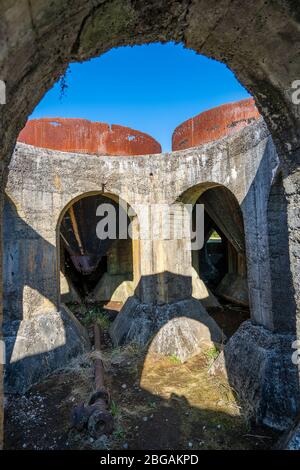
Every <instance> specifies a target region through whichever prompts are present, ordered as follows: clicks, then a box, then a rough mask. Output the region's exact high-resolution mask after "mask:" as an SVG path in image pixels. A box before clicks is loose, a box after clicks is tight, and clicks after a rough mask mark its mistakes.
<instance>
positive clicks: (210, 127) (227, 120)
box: [172, 98, 260, 150]
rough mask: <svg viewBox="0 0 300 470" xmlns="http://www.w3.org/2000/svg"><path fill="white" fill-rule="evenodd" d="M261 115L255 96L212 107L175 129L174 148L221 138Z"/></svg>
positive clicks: (180, 148) (184, 147)
mask: <svg viewBox="0 0 300 470" xmlns="http://www.w3.org/2000/svg"><path fill="white" fill-rule="evenodd" d="M259 117H260V114H259V112H258V109H257V108H256V106H255V102H254V99H253V98H250V99H246V100H242V101H237V102H236V103H229V104H224V105H222V106H218V107H217V108H213V109H210V110H209V111H205V112H203V113H200V114H198V115H197V116H195V117H193V118H191V119H188V120H187V121H185V122H183V123H182V124H181V125H180V126H178V127H177V128H176V129H175V131H174V133H173V136H172V150H184V149H187V148H190V147H196V146H198V145H202V144H205V143H207V142H212V141H215V140H218V139H221V138H222V137H225V136H227V135H231V134H234V133H235V132H238V131H240V130H241V129H243V128H244V127H246V126H248V125H249V124H251V123H253V122H254V121H256V120H257V119H259Z"/></svg>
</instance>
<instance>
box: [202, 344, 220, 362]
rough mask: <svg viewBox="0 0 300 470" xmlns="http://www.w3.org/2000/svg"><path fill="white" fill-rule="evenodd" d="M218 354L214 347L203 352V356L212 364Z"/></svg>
mask: <svg viewBox="0 0 300 470" xmlns="http://www.w3.org/2000/svg"><path fill="white" fill-rule="evenodd" d="M219 354H220V352H219V351H218V349H217V348H216V347H215V346H213V347H212V348H210V349H208V350H207V351H205V356H206V357H207V359H208V360H209V362H213V361H214V360H215V359H217V357H218V355H219Z"/></svg>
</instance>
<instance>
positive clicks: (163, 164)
mask: <svg viewBox="0 0 300 470" xmlns="http://www.w3.org/2000/svg"><path fill="white" fill-rule="evenodd" d="M277 166H278V161H277V156H276V152H275V148H274V145H273V143H272V139H271V137H270V135H269V132H268V130H267V128H266V126H265V124H264V123H263V122H262V121H260V122H258V123H256V124H254V125H252V126H249V127H247V128H245V129H243V130H242V131H240V132H239V133H237V134H235V135H233V136H229V137H226V138H224V139H221V140H220V141H217V142H214V143H210V144H206V145H203V146H201V147H199V148H194V149H189V150H184V151H180V152H173V153H171V154H156V155H147V156H139V157H124V156H122V157H106V156H102V157H99V156H97V157H96V156H92V155H83V154H71V153H63V152H57V151H53V150H46V149H39V148H35V147H32V146H28V145H25V144H18V145H17V147H16V149H15V152H14V155H13V158H12V161H11V164H10V169H9V176H8V182H7V187H6V194H7V197H8V198H9V200H10V203H9V205H7V207H6V209H5V227H6V229H5V233H4V246H5V268H4V269H5V283H4V288H5V304H4V309H5V318H6V319H9V318H10V319H13V318H14V319H18V318H19V319H20V318H23V319H29V318H31V317H32V316H33V315H38V314H39V313H41V312H49V313H50V312H51V311H55V310H57V309H59V275H58V271H59V270H58V262H59V260H58V250H57V249H56V244H57V224H58V221H59V219H60V217H61V215H62V213H63V210H64V209H65V208H66V207H67V206H68V204H70V202H71V201H73V200H74V199H75V198H78V197H80V196H81V195H83V194H87V193H92V192H99V191H100V192H104V193H107V194H114V195H116V196H118V197H120V198H121V199H123V200H124V201H126V202H127V203H128V204H129V205H130V206H131V207H132V208H133V209H134V211H135V212H136V214H137V220H138V221H142V219H143V217H145V213H144V212H140V211H141V209H140V207H139V205H140V204H146V205H150V204H163V203H166V204H168V205H171V204H172V203H174V202H175V201H179V200H180V199H182V197H183V195H184V194H189V192H190V193H191V195H192V197H191V199H190V200H192V199H193V197H194V198H198V197H199V195H200V194H201V192H203V190H204V189H205V188H207V187H208V186H212V185H215V184H220V185H224V186H226V187H227V188H228V189H229V190H230V191H232V193H233V194H234V195H235V197H236V199H237V201H238V202H239V204H240V206H241V209H242V212H243V215H244V224H245V237H246V250H247V257H248V279H249V292H250V304H251V315H252V318H253V320H254V321H255V322H257V323H259V324H262V325H264V326H266V327H268V328H270V329H272V328H273V317H272V311H271V310H272V308H271V298H272V295H271V281H270V266H269V256H268V230H267V202H268V197H269V191H270V187H271V183H272V180H273V178H274V176H275V173H276V168H277ZM83 169H84V171H83ZM159 210H160V209H159V208H158V209H157V211H159ZM152 217H153V215H152ZM151 225H152V226H153V225H154V221H153V220H152V221H151ZM12 227H13V231H12V230H11V228H12ZM189 247H190V238H189V236H187V237H186V238H184V239H182V240H141V241H139V248H138V251H139V256H138V258H139V261H138V265H139V276H140V277H142V279H150V278H151V275H153V274H155V275H156V274H161V276H162V279H161V280H159V277H157V278H156V281H155V285H153V282H152V281H151V282H150V281H143V282H142V283H141V285H140V296H141V298H142V299H143V301H145V302H151V301H153V300H154V299H156V300H157V301H158V302H162V303H165V302H171V301H174V300H179V299H182V298H187V297H188V296H190V295H191V285H188V283H187V282H185V281H178V279H181V277H180V276H182V279H184V278H186V276H190V277H192V272H191V252H190V250H189ZM134 264H136V263H134ZM164 273H169V274H168V276H171V280H170V279H169V280H168V282H166V280H165V279H163V277H164V276H165V274H164ZM170 273H171V274H170ZM175 278H176V279H177V281H176V282H177V283H178V282H179V284H180V285H177V284H176V282H175V280H174V279H175ZM172 279H173V281H174V282H172ZM145 283H146V284H145ZM157 283H158V285H157ZM174 283H175V284H174ZM166 286H168V288H167V291H166Z"/></svg>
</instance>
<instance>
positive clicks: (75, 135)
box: [18, 118, 161, 155]
mask: <svg viewBox="0 0 300 470" xmlns="http://www.w3.org/2000/svg"><path fill="white" fill-rule="evenodd" d="M18 141H19V142H23V143H25V144H29V145H34V146H35V147H43V148H49V149H53V150H60V151H63V152H74V153H86V154H93V155H146V154H149V153H150V154H151V153H161V145H160V144H159V143H158V142H157V141H156V140H155V139H154V138H153V137H151V136H149V135H148V134H145V133H144V132H140V131H137V130H134V129H130V128H129V127H125V126H119V125H117V124H112V125H111V126H110V125H109V124H106V123H103V122H92V121H88V120H87V119H67V118H42V119H32V120H29V121H28V122H27V124H26V126H25V127H24V129H23V130H22V131H21V133H20V135H19V137H18Z"/></svg>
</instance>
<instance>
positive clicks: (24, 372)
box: [3, 198, 89, 393]
mask: <svg viewBox="0 0 300 470" xmlns="http://www.w3.org/2000/svg"><path fill="white" fill-rule="evenodd" d="M3 240H4V262H3V274H4V323H3V336H4V340H5V344H6V366H5V391H6V393H10V392H20V393H22V392H23V391H24V390H26V389H27V388H28V387H29V386H30V385H31V384H32V383H35V382H37V381H38V380H40V378H42V377H45V376H46V375H47V374H49V373H50V372H51V371H53V370H54V369H55V368H58V367H60V366H61V365H63V364H65V363H66V362H68V360H70V359H71V357H73V356H74V355H76V354H80V353H83V352H84V351H85V350H86V349H87V348H88V347H89V341H88V338H87V335H86V332H85V331H84V329H83V328H82V327H81V325H80V324H79V322H78V321H77V320H76V319H75V318H74V316H73V314H72V313H71V312H69V311H67V310H66V309H63V308H61V309H60V311H57V309H56V305H57V286H56V285H55V286H53V282H54V280H55V279H56V277H57V276H56V269H57V267H56V259H57V257H56V247H54V246H53V245H51V244H50V243H48V242H47V241H45V240H44V239H43V238H42V237H41V236H40V235H39V234H38V233H37V232H36V231H34V230H33V229H32V228H31V227H30V226H29V225H28V224H26V222H24V220H22V218H21V217H19V215H18V213H17V210H16V207H15V206H14V204H13V203H12V201H11V200H9V198H6V200H5V205H4V230H3ZM39 273H40V274H41V275H39ZM42 273H43V274H44V275H43V274H42ZM24 280H26V284H24ZM24 305H25V306H26V307H25V308H26V311H24Z"/></svg>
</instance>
